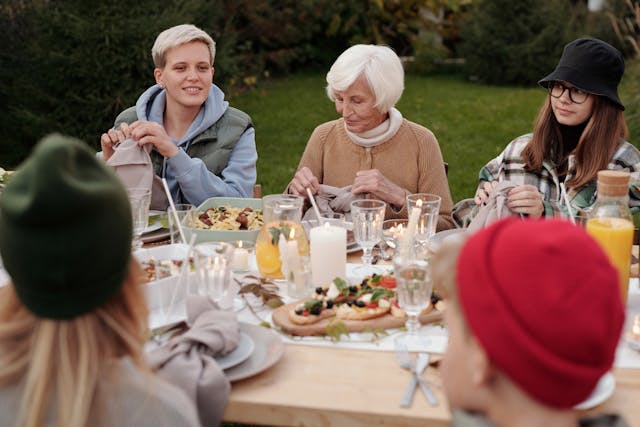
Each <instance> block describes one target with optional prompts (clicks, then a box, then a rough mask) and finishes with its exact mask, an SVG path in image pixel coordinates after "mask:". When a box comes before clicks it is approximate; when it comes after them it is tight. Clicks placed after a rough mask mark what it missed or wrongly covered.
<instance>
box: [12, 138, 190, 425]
mask: <svg viewBox="0 0 640 427" xmlns="http://www.w3.org/2000/svg"><path fill="white" fill-rule="evenodd" d="M131 236H132V219H131V209H130V206H129V201H128V197H127V193H126V191H125V189H124V187H123V186H122V184H120V182H119V180H118V178H117V176H116V175H115V174H114V173H113V172H112V170H111V169H110V168H109V167H108V166H106V165H105V164H104V163H103V162H101V161H100V160H99V159H97V158H96V157H95V153H94V152H93V151H92V150H90V149H89V148H88V147H87V145H86V144H84V143H83V142H81V141H79V140H77V139H73V138H69V137H65V136H62V135H58V134H54V135H50V136H48V137H46V138H44V139H43V140H42V141H40V142H39V143H38V144H37V146H36V147H35V149H34V151H33V153H32V154H31V156H30V157H29V158H28V159H27V160H26V161H25V162H24V164H22V165H21V166H20V167H19V169H18V172H16V174H15V175H14V177H13V179H12V180H11V182H10V183H9V184H8V185H7V186H6V188H5V190H4V192H3V193H2V195H1V196H0V255H1V256H2V262H3V264H4V267H5V268H6V270H7V273H8V274H9V276H10V277H11V281H10V283H9V284H8V285H6V286H4V287H1V288H0V325H1V327H0V414H2V417H1V418H2V420H0V425H11V426H13V425H21V426H42V425H46V426H53V425H55V426H68V427H84V426H89V425H100V426H103V427H105V426H156V425H171V426H198V425H199V421H198V416H197V414H196V411H195V408H194V406H193V404H192V403H191V402H190V401H189V399H188V398H187V397H186V395H185V394H184V393H183V392H182V391H181V390H179V389H178V388H176V387H174V386H172V385H170V384H168V383H166V382H164V381H162V380H160V379H159V378H158V377H157V376H155V375H154V374H153V373H152V372H151V370H150V369H149V367H148V365H147V363H146V362H145V358H144V352H143V345H144V343H145V342H146V339H147V316H148V310H147V306H146V301H145V296H144V293H143V288H142V287H141V282H142V277H143V275H142V271H141V268H140V266H139V264H138V263H137V262H136V261H135V260H134V259H133V258H132V256H131Z"/></svg>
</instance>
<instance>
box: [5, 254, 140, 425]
mask: <svg viewBox="0 0 640 427" xmlns="http://www.w3.org/2000/svg"><path fill="white" fill-rule="evenodd" d="M142 277H143V275H142V269H141V268H140V265H139V264H138V263H137V262H136V261H135V260H133V259H132V261H131V266H130V268H129V272H128V275H127V277H126V279H125V281H124V284H123V286H122V287H121V288H120V290H119V291H118V292H117V293H116V295H114V296H113V297H112V298H111V299H109V300H108V301H107V302H105V303H104V304H103V305H102V306H101V307H99V308H97V309H96V310H94V311H93V312H90V313H87V314H83V315H80V316H77V317H74V318H72V319H68V320H54V319H45V318H39V317H36V316H34V315H33V314H32V313H31V312H29V311H28V310H27V309H26V308H25V307H24V306H23V305H22V303H21V302H20V300H19V299H18V296H17V294H16V292H15V288H14V287H13V286H11V285H10V286H5V287H4V288H2V289H0V386H8V385H11V384H16V383H20V382H22V383H23V384H24V387H23V389H22V390H23V391H22V396H21V399H20V406H19V408H18V412H17V417H16V420H17V423H16V425H18V426H24V427H36V426H41V425H42V424H43V423H44V421H45V419H46V416H47V414H48V413H49V412H50V410H51V408H55V412H56V414H57V418H56V425H57V426H60V427H62V426H65V427H85V426H88V425H95V424H96V422H95V420H93V419H91V420H90V414H91V411H92V409H95V408H96V407H97V406H98V405H100V402H99V401H98V400H99V399H98V398H97V386H98V383H99V381H100V377H101V373H102V372H101V371H102V368H103V367H104V365H105V363H107V362H109V361H112V360H115V359H118V358H122V357H125V356H128V357H130V358H131V360H132V361H133V363H134V364H135V365H136V366H137V367H138V368H140V369H142V370H143V371H146V372H149V368H148V367H147V366H146V364H145V361H144V356H143V349H142V347H143V345H144V343H145V341H146V337H147V317H148V310H147V306H146V301H145V297H144V294H143V290H142V287H141V282H142ZM90 285H91V284H90V283H88V284H87V286H90ZM50 396H55V397H56V399H55V401H50V399H49V397H50Z"/></svg>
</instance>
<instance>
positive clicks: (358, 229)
mask: <svg viewBox="0 0 640 427" xmlns="http://www.w3.org/2000/svg"><path fill="white" fill-rule="evenodd" d="M386 206H387V204H386V203H385V202H383V201H381V200H375V199H362V200H356V201H354V202H351V220H352V221H353V236H354V238H355V241H356V243H358V244H359V245H360V247H361V248H362V264H363V265H360V266H358V267H356V268H355V269H354V272H356V273H357V274H360V275H369V274H374V273H377V274H380V273H382V272H383V270H381V269H379V268H375V267H374V266H373V264H372V261H373V256H372V250H373V247H374V246H375V245H376V244H377V243H378V242H380V241H381V240H382V222H383V221H384V211H385V208H386Z"/></svg>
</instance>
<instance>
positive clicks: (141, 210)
mask: <svg viewBox="0 0 640 427" xmlns="http://www.w3.org/2000/svg"><path fill="white" fill-rule="evenodd" d="M127 192H128V193H129V203H131V215H132V219H133V236H132V241H131V249H132V250H134V251H135V250H137V249H140V248H141V247H142V239H141V236H142V232H143V231H144V229H145V228H146V227H147V222H148V221H149V204H150V203H151V190H149V189H148V188H129V189H128V190H127Z"/></svg>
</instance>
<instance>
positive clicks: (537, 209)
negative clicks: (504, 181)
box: [507, 184, 544, 219]
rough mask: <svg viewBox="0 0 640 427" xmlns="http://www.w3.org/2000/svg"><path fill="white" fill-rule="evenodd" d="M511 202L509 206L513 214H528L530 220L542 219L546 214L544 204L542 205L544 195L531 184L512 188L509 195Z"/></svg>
mask: <svg viewBox="0 0 640 427" xmlns="http://www.w3.org/2000/svg"><path fill="white" fill-rule="evenodd" d="M507 196H508V198H509V201H508V202H507V206H509V209H511V210H512V211H513V212H516V213H522V214H528V215H529V217H530V218H534V219H536V218H540V217H541V216H542V213H543V212H544V204H543V203H542V193H540V191H538V189H537V188H536V187H535V186H533V185H529V184H525V185H518V186H517V187H515V188H512V189H511V191H509V194H508V195H507Z"/></svg>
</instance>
